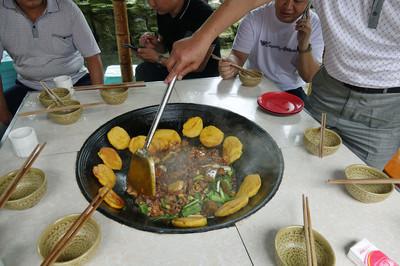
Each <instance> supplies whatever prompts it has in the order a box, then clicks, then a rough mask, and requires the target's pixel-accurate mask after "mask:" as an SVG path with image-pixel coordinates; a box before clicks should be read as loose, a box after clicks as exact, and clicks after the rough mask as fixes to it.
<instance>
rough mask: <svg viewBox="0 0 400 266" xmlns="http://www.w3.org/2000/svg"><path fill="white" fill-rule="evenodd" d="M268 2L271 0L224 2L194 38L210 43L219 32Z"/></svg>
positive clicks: (232, 0) (227, 0) (234, 0)
mask: <svg viewBox="0 0 400 266" xmlns="http://www.w3.org/2000/svg"><path fill="white" fill-rule="evenodd" d="M269 2H271V0H246V1H243V0H226V1H224V3H223V4H222V5H221V6H220V7H219V8H218V9H217V10H216V11H215V12H214V13H213V14H212V15H211V16H210V17H209V18H208V19H207V21H206V22H205V23H204V24H203V25H202V26H201V27H200V28H199V29H198V30H197V31H196V33H195V34H194V37H195V38H198V39H199V40H207V41H208V42H209V43H212V41H213V40H214V39H215V38H217V37H218V35H219V34H220V33H221V32H223V31H224V30H225V29H226V28H227V27H229V26H230V25H232V24H233V23H235V22H236V21H238V20H239V19H240V18H241V17H243V16H244V15H245V14H246V13H247V12H249V11H250V10H252V9H254V8H256V7H259V6H261V5H263V4H266V3H269Z"/></svg>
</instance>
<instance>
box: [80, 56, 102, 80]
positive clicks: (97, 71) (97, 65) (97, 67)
mask: <svg viewBox="0 0 400 266" xmlns="http://www.w3.org/2000/svg"><path fill="white" fill-rule="evenodd" d="M85 60H86V64H87V68H88V70H89V75H90V80H91V81H92V84H103V82H104V69H103V63H102V62H101V57H100V54H97V55H93V56H90V57H86V58H85Z"/></svg>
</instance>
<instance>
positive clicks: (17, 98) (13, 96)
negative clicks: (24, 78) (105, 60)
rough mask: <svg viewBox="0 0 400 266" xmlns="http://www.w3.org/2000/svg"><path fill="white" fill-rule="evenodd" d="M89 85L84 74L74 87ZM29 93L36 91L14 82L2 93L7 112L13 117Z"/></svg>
mask: <svg viewBox="0 0 400 266" xmlns="http://www.w3.org/2000/svg"><path fill="white" fill-rule="evenodd" d="M91 83H92V82H91V80H90V75H89V74H86V75H84V76H83V77H82V78H80V79H79V80H78V81H77V82H76V83H75V84H74V86H83V85H90V84H91ZM29 91H37V90H34V89H32V88H29V87H27V86H25V85H24V84H22V83H21V82H19V81H18V80H17V81H16V82H15V85H14V86H13V87H11V88H10V89H8V90H7V91H6V92H5V93H4V98H5V99H6V102H7V106H8V110H10V112H11V113H12V114H13V115H15V113H16V112H17V110H18V108H19V106H20V104H21V102H22V100H23V99H24V97H25V95H26V94H27V93H28V92H29Z"/></svg>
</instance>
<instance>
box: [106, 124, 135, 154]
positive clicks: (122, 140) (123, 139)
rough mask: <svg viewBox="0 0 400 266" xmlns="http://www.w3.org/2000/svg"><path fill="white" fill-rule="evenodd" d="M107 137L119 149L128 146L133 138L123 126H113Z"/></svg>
mask: <svg viewBox="0 0 400 266" xmlns="http://www.w3.org/2000/svg"><path fill="white" fill-rule="evenodd" d="M107 138H108V141H109V142H110V143H111V145H112V146H113V147H114V148H116V149H117V150H123V149H126V148H128V146H129V141H130V140H131V138H130V137H129V134H128V133H127V132H126V131H125V129H123V128H122V127H113V128H112V129H111V130H110V131H108V133H107Z"/></svg>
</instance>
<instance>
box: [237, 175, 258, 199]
mask: <svg viewBox="0 0 400 266" xmlns="http://www.w3.org/2000/svg"><path fill="white" fill-rule="evenodd" d="M260 187H261V177H260V175H258V174H252V175H248V176H246V177H245V178H244V180H243V182H242V184H240V187H239V191H238V192H237V193H236V196H235V198H238V197H241V196H246V197H249V198H251V197H253V196H254V195H255V194H257V192H258V190H259V189H260Z"/></svg>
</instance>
